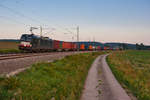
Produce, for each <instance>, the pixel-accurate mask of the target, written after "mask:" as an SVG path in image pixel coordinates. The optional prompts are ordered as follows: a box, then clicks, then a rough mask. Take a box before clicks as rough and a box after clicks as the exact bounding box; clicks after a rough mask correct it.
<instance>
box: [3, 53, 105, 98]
mask: <svg viewBox="0 0 150 100" xmlns="http://www.w3.org/2000/svg"><path fill="white" fill-rule="evenodd" d="M100 54H104V52H93V53H92V52H91V53H83V54H76V55H70V56H66V57H64V58H63V59H61V60H55V61H53V62H45V63H37V64H33V65H32V66H31V68H29V69H27V70H26V71H24V72H21V73H19V74H17V75H15V76H12V77H9V78H0V98H1V99H2V100H3V99H4V100H10V99H34V100H35V99H42V100H46V99H54V100H60V99H61V100H78V99H80V96H81V93H82V89H83V85H84V81H85V79H86V76H87V74H88V70H89V68H90V66H91V64H92V62H93V61H94V59H95V58H96V57H97V56H98V55H100ZM63 55H64V54H63ZM57 56H58V57H62V55H60V54H58V53H57ZM45 57H46V56H44V58H45ZM55 57H56V55H55ZM40 59H41V58H40ZM30 60H31V59H30ZM22 61H24V60H22ZM20 62H21V61H20ZM24 62H25V61H24Z"/></svg>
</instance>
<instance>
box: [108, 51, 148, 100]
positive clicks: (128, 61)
mask: <svg viewBox="0 0 150 100" xmlns="http://www.w3.org/2000/svg"><path fill="white" fill-rule="evenodd" d="M107 62H108V64H109V65H110V67H111V69H112V72H113V73H114V75H115V77H116V78H117V79H118V81H119V82H120V83H121V84H122V85H123V87H125V88H128V89H129V90H130V91H131V92H132V93H133V94H134V95H135V96H136V97H137V98H138V100H150V51H120V52H114V53H112V54H111V55H109V56H108V57H107Z"/></svg>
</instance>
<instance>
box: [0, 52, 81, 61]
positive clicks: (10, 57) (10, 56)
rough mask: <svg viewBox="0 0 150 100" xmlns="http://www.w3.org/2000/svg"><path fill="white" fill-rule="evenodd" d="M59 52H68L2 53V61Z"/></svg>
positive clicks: (0, 58) (0, 56)
mask: <svg viewBox="0 0 150 100" xmlns="http://www.w3.org/2000/svg"><path fill="white" fill-rule="evenodd" d="M79 52H80V51H79ZM57 53H66V52H49V53H19V54H3V55H0V61H2V60H8V59H17V58H25V57H33V56H45V55H52V54H57Z"/></svg>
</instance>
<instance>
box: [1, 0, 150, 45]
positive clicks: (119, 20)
mask: <svg viewBox="0 0 150 100" xmlns="http://www.w3.org/2000/svg"><path fill="white" fill-rule="evenodd" d="M149 11H150V1H149V0H132V1H131V0H126V1H122V0H113V1H112V0H101V1H98V0H93V1H91V0H82V1H80V0H76V1H75V0H63V1H59V0H55V1H49V0H43V1H40V0H36V2H35V0H0V12H1V15H0V21H1V23H0V27H1V28H0V39H19V38H20V36H21V34H22V33H29V29H30V27H31V26H34V27H39V26H42V27H43V28H49V29H43V33H44V36H48V37H49V38H52V39H57V40H65V41H76V37H75V36H74V39H72V36H73V35H72V34H67V35H66V34H65V33H69V32H70V31H71V32H72V33H74V34H76V30H75V28H76V27H77V26H79V27H80V41H93V40H95V41H99V42H101V43H106V42H120V43H131V44H135V43H144V44H145V45H150V40H149V36H150V28H149V27H150V12H149ZM34 32H35V33H37V35H39V30H34ZM47 32H50V34H45V33H47ZM51 33H53V34H51Z"/></svg>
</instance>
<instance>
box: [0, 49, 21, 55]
mask: <svg viewBox="0 0 150 100" xmlns="http://www.w3.org/2000/svg"><path fill="white" fill-rule="evenodd" d="M20 52H21V51H20V50H18V49H0V54H8V53H20Z"/></svg>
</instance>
